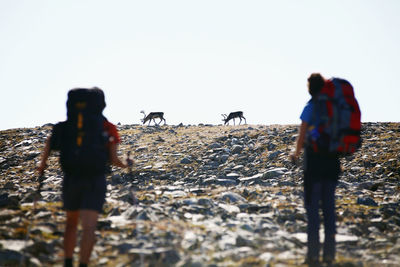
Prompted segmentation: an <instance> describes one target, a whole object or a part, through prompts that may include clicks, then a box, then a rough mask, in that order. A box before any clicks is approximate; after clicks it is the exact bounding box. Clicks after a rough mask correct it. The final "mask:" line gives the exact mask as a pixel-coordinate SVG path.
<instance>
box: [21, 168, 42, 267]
mask: <svg viewBox="0 0 400 267" xmlns="http://www.w3.org/2000/svg"><path fill="white" fill-rule="evenodd" d="M43 180H44V175H43V174H40V176H39V178H38V181H39V184H38V187H37V189H36V191H35V193H34V195H33V208H32V221H31V222H28V228H27V231H26V236H25V241H24V248H26V246H27V244H28V238H29V236H30V234H31V230H32V224H33V216H34V215H35V213H36V205H37V202H38V200H39V199H40V192H41V190H42V186H43ZM24 261H25V252H24V251H22V257H21V258H20V260H19V266H23V265H22V264H23V263H24Z"/></svg>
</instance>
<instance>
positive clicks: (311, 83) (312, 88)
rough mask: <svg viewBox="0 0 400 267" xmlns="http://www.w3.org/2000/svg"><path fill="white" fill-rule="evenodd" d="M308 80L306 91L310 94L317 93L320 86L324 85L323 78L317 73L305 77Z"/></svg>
mask: <svg viewBox="0 0 400 267" xmlns="http://www.w3.org/2000/svg"><path fill="white" fill-rule="evenodd" d="M307 81H308V92H309V93H310V95H311V96H315V95H317V94H318V93H319V92H320V91H321V89H322V87H324V84H325V79H324V77H322V75H321V74H319V73H312V74H311V75H310V77H308V79H307Z"/></svg>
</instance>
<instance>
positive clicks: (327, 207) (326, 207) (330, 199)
mask: <svg viewBox="0 0 400 267" xmlns="http://www.w3.org/2000/svg"><path fill="white" fill-rule="evenodd" d="M335 189H336V182H335V181H330V180H328V181H324V183H323V188H322V211H323V214H324V228H325V241H324V260H327V261H332V260H334V259H335V234H336V214H335Z"/></svg>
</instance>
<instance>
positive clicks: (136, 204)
mask: <svg viewBox="0 0 400 267" xmlns="http://www.w3.org/2000/svg"><path fill="white" fill-rule="evenodd" d="M50 130H51V127H50V126H43V127H38V128H34V129H13V130H6V131H1V132H0V266H18V264H19V263H20V261H21V258H22V261H23V262H24V264H26V263H29V265H30V266H62V234H63V227H64V220H65V217H64V213H63V211H62V209H61V202H60V200H61V199H60V186H61V181H62V173H61V172H60V170H59V166H58V163H57V155H56V153H54V154H53V156H52V157H51V158H50V160H49V161H50V166H49V168H48V169H47V171H46V176H45V178H46V180H45V182H44V187H43V191H42V193H41V199H40V201H38V202H37V204H36V206H34V205H33V199H34V196H35V195H34V192H35V190H36V186H37V176H36V175H35V172H34V170H35V164H36V163H37V162H38V160H39V155H40V151H41V149H42V148H43V144H44V141H45V138H46V136H47V135H48V134H49V132H50ZM119 130H120V134H121V137H122V144H121V146H120V153H121V156H122V155H126V154H127V152H128V151H130V152H131V156H132V157H133V158H134V160H135V162H136V164H135V166H134V168H133V169H132V171H127V170H120V169H113V170H112V173H111V174H110V175H109V177H108V195H107V203H106V205H105V209H104V214H103V215H102V216H101V218H100V221H99V224H98V231H97V232H96V234H97V237H98V242H97V244H96V246H95V248H94V253H93V256H92V266H118V267H119V266H196V267H197V266H298V265H301V264H302V262H303V261H304V256H305V253H306V245H305V241H306V234H305V231H306V218H305V211H304V208H303V198H302V194H303V193H302V192H303V190H302V179H301V177H302V174H301V173H302V172H301V168H300V164H299V165H297V166H296V165H293V164H292V163H291V162H289V161H288V154H289V152H290V151H291V149H292V147H293V146H292V144H293V143H294V141H295V139H296V135H297V126H290V125H287V126H282V125H275V126H261V125H242V126H211V125H198V126H183V125H180V126H161V127H143V126H138V125H122V126H119ZM363 139H364V143H363V147H362V149H361V150H360V151H359V152H358V153H356V154H355V155H354V156H351V157H349V158H346V159H343V161H342V163H343V164H342V165H343V174H342V176H341V179H340V183H339V185H338V188H337V201H336V206H337V214H338V222H337V225H338V234H337V242H338V244H337V261H336V263H335V266H400V206H399V204H400V162H399V157H400V123H364V124H363ZM77 250H78V248H77Z"/></svg>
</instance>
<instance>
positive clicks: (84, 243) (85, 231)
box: [80, 210, 99, 264]
mask: <svg viewBox="0 0 400 267" xmlns="http://www.w3.org/2000/svg"><path fill="white" fill-rule="evenodd" d="M98 214H99V213H98V212H97V211H95V210H81V221H82V239H81V244H80V263H85V264H87V263H89V259H90V254H91V253H92V249H93V246H94V244H95V242H96V236H95V230H96V225H97V217H98Z"/></svg>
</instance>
